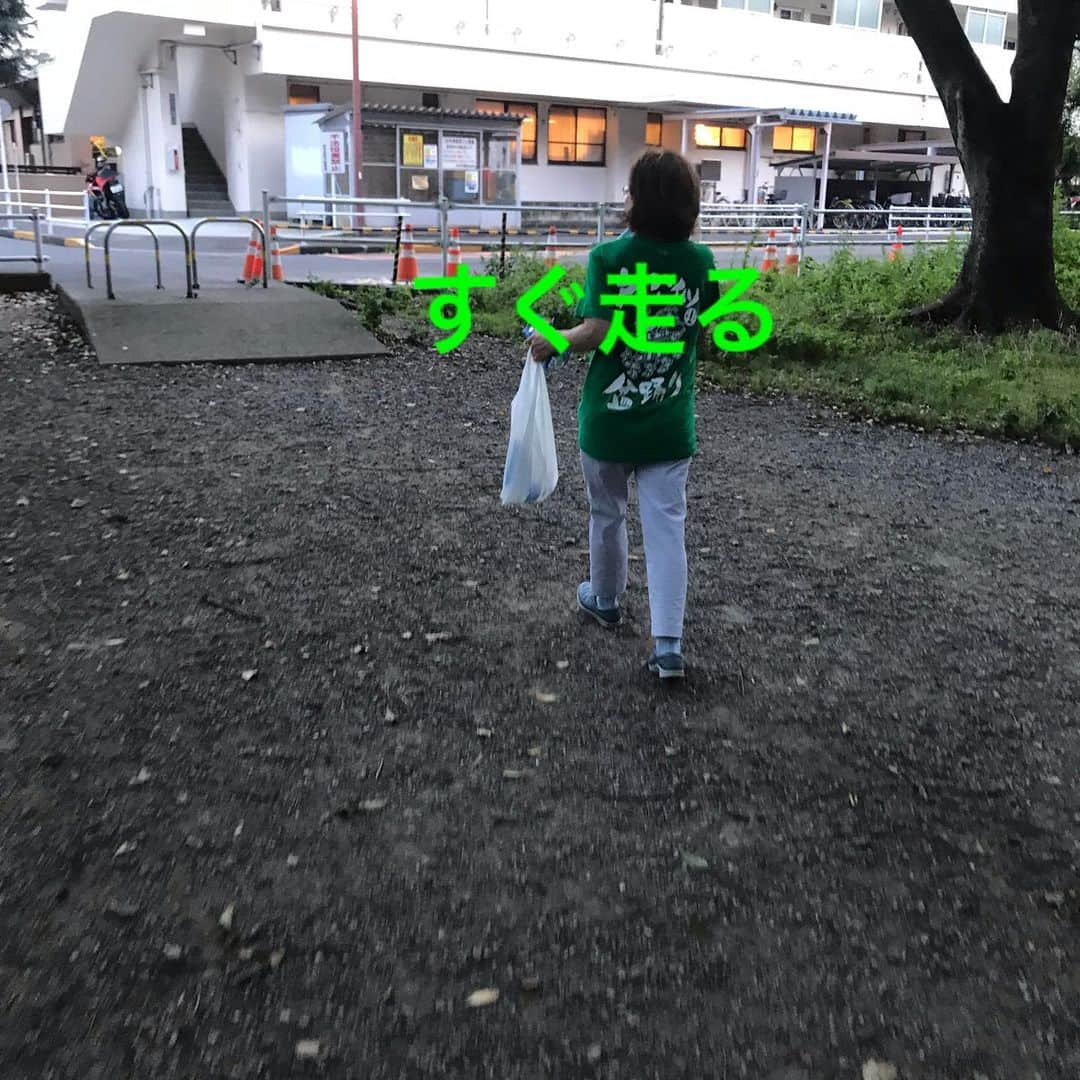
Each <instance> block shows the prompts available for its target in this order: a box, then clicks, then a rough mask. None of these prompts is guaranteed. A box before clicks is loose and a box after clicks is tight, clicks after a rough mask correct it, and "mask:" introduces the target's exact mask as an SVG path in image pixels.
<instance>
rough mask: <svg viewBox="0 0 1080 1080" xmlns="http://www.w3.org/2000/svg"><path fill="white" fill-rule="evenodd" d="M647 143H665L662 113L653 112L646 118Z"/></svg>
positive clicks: (654, 144)
mask: <svg viewBox="0 0 1080 1080" xmlns="http://www.w3.org/2000/svg"><path fill="white" fill-rule="evenodd" d="M645 145H646V146H663V145H664V117H663V114H662V113H658V112H651V113H649V115H648V116H647V117H646V119H645Z"/></svg>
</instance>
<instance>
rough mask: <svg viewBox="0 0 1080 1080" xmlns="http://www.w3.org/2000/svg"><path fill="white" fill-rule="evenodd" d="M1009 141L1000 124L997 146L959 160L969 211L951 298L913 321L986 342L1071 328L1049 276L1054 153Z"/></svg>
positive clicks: (1048, 147)
mask: <svg viewBox="0 0 1080 1080" xmlns="http://www.w3.org/2000/svg"><path fill="white" fill-rule="evenodd" d="M1017 134H1018V131H1017V127H1016V126H1015V125H1014V124H1012V123H1009V122H1006V124H1005V125H1004V131H1003V132H1002V133H1001V135H1000V136H999V139H1000V142H1001V143H1002V144H1003V145H991V147H990V148H989V149H985V148H980V149H978V150H973V149H972V148H970V147H969V148H968V151H967V153H965V154H962V160H963V162H964V172H965V175H966V176H967V180H968V184H969V186H970V188H971V204H972V231H971V239H970V242H969V245H968V249H967V253H966V255H965V258H964V265H963V268H962V269H961V271H960V277H959V279H958V281H957V283H956V285H955V287H954V288H953V289H952V291H951V292H950V293H949V294H948V295H947V296H946V297H945V298H944V299H943V300H942V301H941V302H940V303H939V304H936V305H933V306H931V307H930V308H927V309H924V311H922V312H917V313H915V315H916V317H929V318H931V319H933V320H934V321H937V322H943V321H947V322H951V323H954V324H956V325H957V326H958V327H960V328H961V329H964V330H969V331H977V332H980V333H987V334H996V333H1000V332H1001V331H1003V330H1008V329H1010V328H1012V327H1018V326H1019V327H1023V326H1032V325H1036V324H1041V325H1042V326H1047V327H1050V328H1051V329H1054V330H1062V329H1064V328H1065V327H1066V326H1069V325H1071V324H1072V323H1073V322H1074V316H1073V315H1072V313H1071V312H1069V310H1068V308H1067V307H1066V305H1065V303H1064V301H1063V300H1062V298H1061V294H1060V292H1059V291H1058V287H1057V278H1056V272H1055V268H1054V245H1053V231H1054V206H1053V187H1054V172H1055V168H1056V162H1057V147H1056V144H1055V142H1054V141H1053V140H1051V141H1049V142H1047V141H1046V140H1042V144H1041V145H1034V144H1033V140H1031V139H1029V138H1024V137H1022V136H1021V137H1020V138H1016V137H1015V136H1016V135H1017Z"/></svg>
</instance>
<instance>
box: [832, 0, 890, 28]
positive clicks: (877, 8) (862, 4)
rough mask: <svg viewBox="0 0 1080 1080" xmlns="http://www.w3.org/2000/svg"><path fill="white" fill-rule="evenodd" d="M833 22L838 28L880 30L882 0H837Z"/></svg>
mask: <svg viewBox="0 0 1080 1080" xmlns="http://www.w3.org/2000/svg"><path fill="white" fill-rule="evenodd" d="M833 22H834V23H836V25H837V26H857V27H859V28H860V29H861V30H878V29H880V27H881V0H836V9H835V11H834V12H833Z"/></svg>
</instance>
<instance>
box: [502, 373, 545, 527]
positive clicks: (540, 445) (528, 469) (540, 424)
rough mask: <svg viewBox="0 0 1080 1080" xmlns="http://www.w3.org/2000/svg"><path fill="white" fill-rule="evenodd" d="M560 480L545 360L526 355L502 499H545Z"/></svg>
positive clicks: (513, 409)
mask: <svg viewBox="0 0 1080 1080" xmlns="http://www.w3.org/2000/svg"><path fill="white" fill-rule="evenodd" d="M558 482H559V462H558V459H557V458H556V456H555V425H554V424H553V423H552V420H551V402H550V401H549V400H548V391H547V376H545V374H544V366H543V364H538V363H537V362H536V361H535V360H533V358H532V356H531V355H530V354H526V356H525V370H524V371H523V372H522V373H521V385H520V386H518V392H517V393H516V394H515V395H514V400H513V403H512V404H511V405H510V447H509V449H508V450H507V451H506V468H505V469H504V470H503V486H502V501H503V505H504V506H505V505H508V504H510V503H538V502H543V501H544V499H546V498H547V497H548V496H549V495H550V494H551V493H552V492H553V491H554V490H555V485H556V484H557V483H558Z"/></svg>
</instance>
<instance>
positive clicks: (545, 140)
mask: <svg viewBox="0 0 1080 1080" xmlns="http://www.w3.org/2000/svg"><path fill="white" fill-rule="evenodd" d="M979 3H980V7H978V8H974V7H966V6H960V5H958V6H957V11H958V14H959V16H960V19H961V21H962V23H963V24H964V25H965V26H966V28H967V31H968V36H969V37H970V38H972V40H974V41H975V42H977V44H976V46H975V47H976V51H977V52H978V54H979V56H980V58H981V59H982V62H983V64H984V65H985V67H986V69H987V72H988V73H989V75H990V77H991V79H992V80H993V82H994V83H995V84H996V86H997V87H998V89H999V91H1000V92H1001V93H1002V94H1003V96H1007V95H1008V93H1009V89H1010V66H1011V61H1012V58H1013V53H1012V51H1011V50H1012V49H1013V48H1014V42H1015V37H1016V22H1017V17H1016V8H1017V3H1016V0H979ZM38 7H39V11H40V12H42V14H41V18H42V28H41V31H40V35H41V39H42V40H41V48H42V49H43V50H44V51H46V52H47V53H49V54H50V55H51V56H53V57H54V59H53V61H52V62H51V63H50V64H48V65H47V66H46V67H44V68H43V69H42V71H41V73H40V84H41V97H42V112H43V121H44V127H45V130H46V131H47V132H50V133H53V134H57V135H60V134H64V135H67V136H68V138H69V140H70V139H71V138H76V137H79V136H77V135H76V133H81V132H85V133H90V134H94V135H99V136H104V137H105V139H106V141H107V142H109V143H110V144H114V145H119V146H121V147H122V148H123V151H124V153H123V161H122V167H123V170H124V173H125V179H126V183H127V188H128V192H129V201H130V202H131V203H132V205H133V206H135V207H140V206H141V207H144V208H145V209H146V210H148V211H149V210H153V211H156V212H165V213H170V214H182V213H186V212H189V211H190V212H198V211H200V210H205V209H207V208H213V207H215V206H218V205H221V200H222V199H223V198H224V197H225V196H226V194H227V197H228V200H229V201H230V202H231V204H232V206H233V207H234V208H235V209H236V210H238V211H251V210H254V209H255V208H256V207H257V206H258V205H259V203H260V192H261V190H262V189H263V188H267V189H269V190H270V191H271V192H272V193H274V194H290V195H298V194H305V193H312V192H313V191H315V192H316V193H318V194H322V193H323V187H322V185H323V182H324V180H323V176H322V170H323V161H322V153H321V150H320V146H321V140H322V139H324V138H326V137H327V136H326V135H325V134H323V133H322V132H321V130H320V129H319V128H318V127H317V124H316V122H317V121H318V120H319V119H321V118H322V116H323V114H324V113H326V112H327V111H329V109H330V108H331V107H333V106H339V105H344V104H347V103H348V102H349V100H350V97H351V78H352V48H351V15H350V10H351V7H350V2H349V0H337V2H334V0H168V2H166V0H127V2H116V0H48V2H46V3H39V4H38ZM360 7H361V30H360V32H361V40H360V68H361V80H362V84H363V100H364V105H365V113H366V111H367V109H368V108H369V107H370V108H371V109H375V107H377V106H380V107H383V108H382V110H381V112H382V113H383V114H384V115H385V112H386V110H387V109H388V108H389V109H393V108H395V107H396V108H397V109H398V110H399V112H400V114H401V115H402V116H404V117H406V120H405V121H404V124H405V127H408V126H410V125H412V126H415V127H416V128H417V131H418V132H420V133H422V129H423V128H424V126H425V123H426V122H427V119H426V118H430V119H431V123H432V124H433V123H434V121H435V119H436V118H437V119H438V121H439V125H440V126H441V128H442V130H443V131H446V130H447V125H450V126H451V127H452V125H453V117H454V115H455V112H456V114H457V115H459V116H461V117H463V118H464V117H468V116H471V119H472V120H473V121H475V120H476V116H475V114H476V113H477V112H488V111H493V110H505V111H508V112H513V113H516V114H519V115H521V116H522V117H524V120H523V121H522V125H521V140H520V152H521V166H520V170H519V178H518V186H517V197H518V198H519V199H520V200H521V201H524V202H539V201H551V202H566V201H578V200H580V201H588V202H598V201H617V200H619V199H620V198H621V191H622V186H623V184H624V183H625V182H626V176H627V172H628V169H629V167H630V164H631V163H632V162H633V160H634V158H635V156H636V155H637V154H638V153H639V152H640V151H641V150H642V149H643V148H644V147H645V146H646V145H657V144H661V143H662V144H663V145H665V146H669V147H672V148H675V149H683V150H684V151H685V152H686V153H687V155H688V156H689V157H690V158H691V159H692V160H694V161H697V162H700V163H702V175H703V177H704V178H705V179H706V180H708V181H709V182H710V185H711V189H712V190H713V191H714V192H715V194H716V195H718V196H719V195H723V196H724V197H726V198H728V199H731V200H732V201H742V200H743V199H745V198H746V196H747V194H748V193H749V194H750V195H751V196H753V195H754V194H755V193H756V192H757V191H758V190H759V188H760V186H761V185H771V184H772V182H773V180H774V178H775V175H776V167H777V166H778V165H780V164H782V163H784V162H785V161H790V160H792V159H793V158H797V157H800V156H802V157H806V156H807V155H808V154H812V153H815V152H820V151H821V150H823V149H824V143H825V138H826V125H827V122H828V120H829V119H830V117H834V118H835V119H836V120H837V122H836V123H835V124H830V125H828V126H829V138H830V143H831V149H832V151H833V152H834V153H839V152H842V151H845V150H853V149H855V148H857V147H862V146H866V145H875V146H886V147H887V146H889V145H892V146H896V145H897V144H902V143H911V142H919V143H922V142H928V143H932V142H933V141H935V140H937V141H939V142H940V141H943V140H944V141H946V142H947V141H948V139H949V136H948V130H947V125H946V121H945V115H944V111H943V109H942V106H941V102H940V101H939V100H938V98H937V95H936V93H935V90H934V86H933V84H932V82H931V80H930V78H929V76H928V74H927V72H926V69H925V66H924V64H923V63H922V60H921V57H920V55H919V52H918V49H917V48H916V46H915V43H914V42H913V41H912V40H911V38H909V37H908V36H906V34H905V31H904V27H903V24H902V23H901V21H900V19H899V15H898V12H897V10H896V7H895V6H894V4H892V3H891V2H890V0H681V2H678V3H675V2H671V0H667V2H665V3H663V4H661V3H660V2H659V0H587V2H582V0H544V2H543V3H525V2H524V0H374V2H372V0H362V2H361V5H360ZM424 107H426V108H427V109H438V110H439V111H440V115H438V116H437V114H436V113H434V112H428V113H425V112H423V111H421V110H422V109H423V108H424ZM414 109H415V110H416V111H415V112H412V111H411V110H414ZM800 113H804V114H811V115H807V116H806V119H805V120H800V119H799V114H800ZM770 114H772V120H771V121H770V120H769V119H768V118H769V116H770ZM388 130H389V129H388ZM393 130H395V132H396V134H395V136H394V137H393V138H385V139H374V140H368V139H366V138H365V153H364V177H365V179H364V185H365V193H366V194H368V195H370V196H376V195H381V196H394V197H411V198H417V199H419V200H420V201H423V200H424V199H428V198H430V199H435V198H437V197H438V194H439V192H438V190H437V187H438V182H436V183H435V185H432V184H428V186H427V188H426V190H425V191H419V190H417V189H416V188H415V187H412V186H409V183H410V182H409V181H407V180H406V177H405V174H404V172H403V170H402V156H401V155H402V153H403V147H402V145H401V141H402V139H404V138H406V137H411V138H412V140H413V141H412V143H411V144H410V146H411V147H412V149H413V150H415V149H416V147H417V146H418V145H419V144H418V143H417V142H416V141H415V140H416V135H415V134H413V135H411V136H409V133H408V132H407V131H404V129H403V127H402V125H401V124H398V125H397V126H396V128H395V129H393ZM755 136H756V138H755ZM931 152H932V151H931V149H930V148H929V147H928V149H927V153H928V154H929V153H931ZM424 164H430V162H424ZM481 165H482V166H484V165H486V162H482V163H481ZM392 166H394V168H391V167H392ZM933 172H934V173H935V175H934V178H933V184H934V190H935V191H939V190H942V189H943V188H944V187H945V186H946V185H947V184H949V183H950V182H951V178H950V170H949V169H948V168H937V169H936V170H933ZM440 175H441V174H440ZM807 175H808V176H812V170H811V173H809V174H807ZM808 183H809V184H810V196H811V197H812V196H813V186H812V185H813V181H812V179H810V180H808ZM313 185H314V187H313ZM402 186H405V187H406V188H407V189H406V190H401V187H402ZM783 186H784V182H783V181H781V182H780V183H777V184H776V187H777V188H778V189H779V188H781V187H783Z"/></svg>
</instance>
